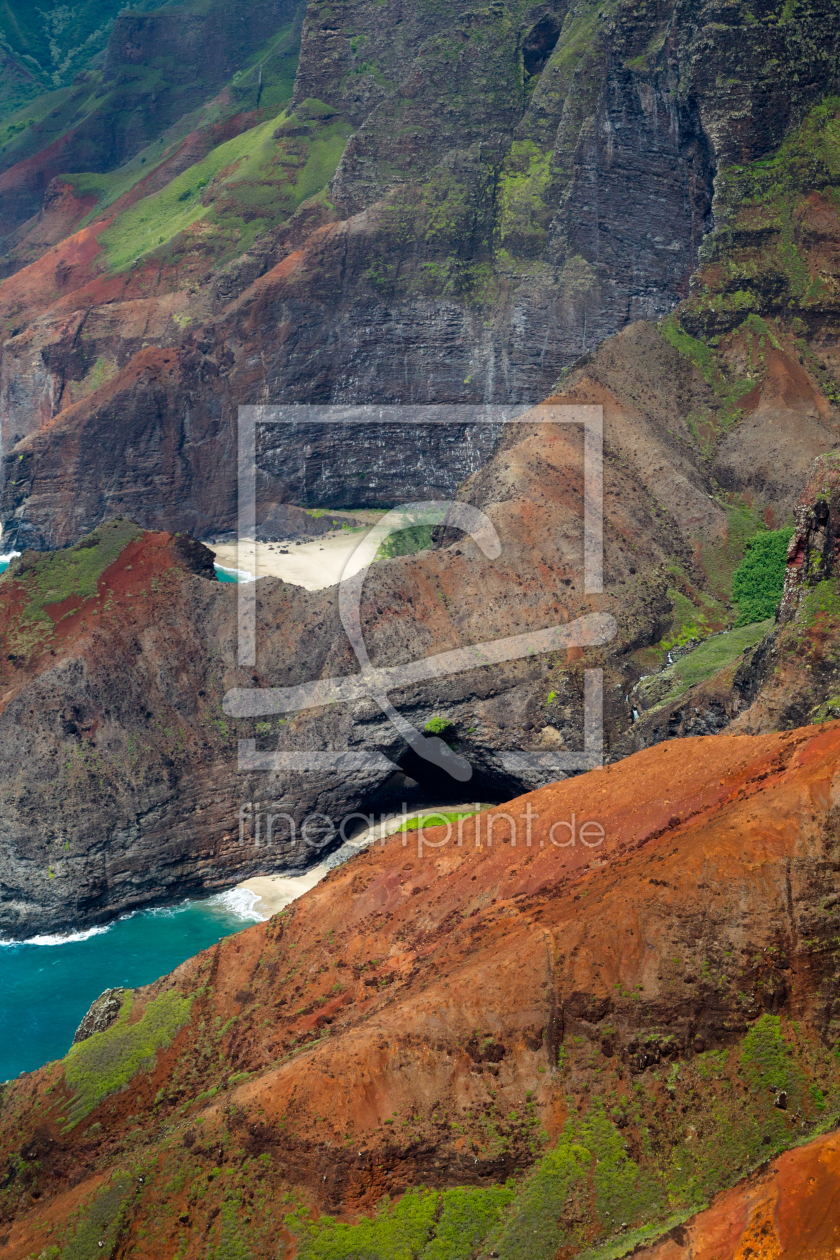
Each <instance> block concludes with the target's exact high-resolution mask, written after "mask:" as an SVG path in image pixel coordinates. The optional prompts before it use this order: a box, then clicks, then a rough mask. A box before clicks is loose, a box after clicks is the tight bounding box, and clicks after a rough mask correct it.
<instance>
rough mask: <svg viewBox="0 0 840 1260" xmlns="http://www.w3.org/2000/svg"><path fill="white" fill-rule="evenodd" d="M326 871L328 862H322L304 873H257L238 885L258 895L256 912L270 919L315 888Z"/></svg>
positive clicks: (254, 909)
mask: <svg viewBox="0 0 840 1260" xmlns="http://www.w3.org/2000/svg"><path fill="white" fill-rule="evenodd" d="M326 873H327V867H326V863H325V862H321V863H319V865H318V866H313V867H312V869H311V870H309V871H307V872H306V873H305V874H304V875H255V876H254V878H253V879H246V880H245V881H244V882H243V883H241V884H237V885H236V886H237V888H244V889H245V891H246V892H250V893H253V894H254V895H255V896H256V897H257V900H256V901H255V902H254V904H253V907H252V909H253V912H254V914H258V915H259V916H260V918H263V919H270V918H271V916H272V915H273V914H279V912H280V911H281V910H285V909H286V906H288V905H291V903H292V902H293V901H296V900H297V898H298V897H302V896H303V894H304V893H305V892H309V890H310V888H314V887H315V885H316V884H317V883H318V881H319V880H321V879H323V878H324V876H325V875H326Z"/></svg>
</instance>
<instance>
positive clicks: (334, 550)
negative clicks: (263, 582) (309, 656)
mask: <svg viewBox="0 0 840 1260" xmlns="http://www.w3.org/2000/svg"><path fill="white" fill-rule="evenodd" d="M334 515H338V513H334ZM383 515H384V513H382V512H372V511H371V512H368V511H361V512H354V513H353V516H354V518H355V519H356V520H360V519H361V520H364V521H365V522H366V524H365V525H363V526H357V527H355V528H353V529H338V530H334V531H333V532H332V533H329V534H324V535H323V536H322V537H321V538H316V539H315V540H314V541H313V542H305V543H295V542H277V543H262V542H255V541H254V540H253V538H240V539H239V541H238V542H227V543H208V544H207V546H208V547H209V548H210V550H211V551H212V552H213V553H214V555H215V557H216V563H217V564H218V565H220V566H221V567H222V568H223V569H228V570H230V571H231V572H235V573H238V574H241V575H245V580H248V578H250V579H254V578H261V577H276V578H282V579H283V581H284V582H293V583H294V585H295V586H303V587H305V588H306V590H308V591H319V590H321V589H322V588H323V587H325V586H335V584H336V583H337V582H339V581H340V580H341V577H342V575H343V574H344V570H345V565H347V562H348V560H350V561H351V563H350V566H349V568H348V569H347V576H348V577H351V576H352V575H353V574H354V573H357V572H358V571H359V569H360V568H361V567H362V564H363V559H362V557H361V556H359V557H358V560H357V562H356V563H355V564H354V563H353V562H352V560H351V557H352V556H353V553H354V551H355V550H356V548H357V547H358V546H359V543H361V542H362V541H363V539H365V538H366V537H367V535H368V534H369V533H370V530H371V529H372V528H373V526H374V525H375V524H376V522H377V521H378V520H379V519H380V517H382V516H383ZM407 523H410V522H407ZM240 580H242V579H241V578H240Z"/></svg>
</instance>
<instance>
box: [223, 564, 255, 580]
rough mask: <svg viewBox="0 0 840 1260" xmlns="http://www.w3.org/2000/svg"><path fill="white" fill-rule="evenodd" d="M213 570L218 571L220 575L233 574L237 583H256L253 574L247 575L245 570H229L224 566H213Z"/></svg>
mask: <svg viewBox="0 0 840 1260" xmlns="http://www.w3.org/2000/svg"><path fill="white" fill-rule="evenodd" d="M213 568H214V569H218V570H219V572H220V573H234V574H236V580H237V581H238V582H256V580H257V579H256V577H255V576H254V574H253V573H249V572H248V570H247V569H229V568H228V566H227V565H226V564H215V565H214V566H213Z"/></svg>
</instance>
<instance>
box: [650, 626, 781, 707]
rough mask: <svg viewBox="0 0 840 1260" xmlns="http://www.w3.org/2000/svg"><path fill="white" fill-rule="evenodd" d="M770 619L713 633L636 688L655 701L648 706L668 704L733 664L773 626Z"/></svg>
mask: <svg viewBox="0 0 840 1260" xmlns="http://www.w3.org/2000/svg"><path fill="white" fill-rule="evenodd" d="M773 624H774V623H773V620H772V618H771V619H770V620H767V621H757V622H752V623H751V624H750V625H748V626H741V627H739V628H738V629H736V630H725V631H724V632H723V634H715V635H712V637H711V638H709V639H707V640H706V641H705V643H701V644H700V646H699V647H697V648H695V649H694V651H693V652H688V653H687V654H686V655H685V656H682V657H680V659H679V660H678V661H675V662H674V664H673V665H669V666H668V668H667V669H663V670H662V672H661V673H659V674H653V675H651V676H650V677H649V678H645V679H642V680H641V681H640V682H639V685H638V690H639V692H640V693H641V694H642V696H646V697H647V698H648V699H649V700H652V701H654V703H653V704H652V706H651V708H652V709H657V708H660V707H661V706H662V705H663V704H670V703H671V701H672V700H678V699H679V698H680V696H682V695H684V693H685V692H686V691H688V689H689V687H693V686H694V685H695V684H696V683H701V682H705V681H706V679H708V678H711V677H712V676H713V675H714V674H716V673H718V671H719V670H722V669H726V667H727V666H729V665H732V664H734V662H735V661H737V660H738V659H739V657H740V656H742V655H743V653H744V652H746V651H747V650H748V649H749V648H751V647H754V646H755V644H756V643H758V642H759V640H760V639H763V638H764V636H765V634H767V633H768V632H769V631H770V630H772V628H773Z"/></svg>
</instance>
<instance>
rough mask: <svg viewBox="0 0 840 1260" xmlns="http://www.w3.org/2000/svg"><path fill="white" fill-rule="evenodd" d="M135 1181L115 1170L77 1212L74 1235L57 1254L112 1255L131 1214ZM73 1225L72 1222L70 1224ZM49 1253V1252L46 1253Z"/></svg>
mask: <svg viewBox="0 0 840 1260" xmlns="http://www.w3.org/2000/svg"><path fill="white" fill-rule="evenodd" d="M135 1186H136V1183H135V1182H134V1181H133V1179H132V1177H131V1175H130V1174H129V1173H127V1172H117V1173H114V1175H113V1177H111V1180H110V1181H108V1182H107V1183H106V1184H105V1185H104V1186H101V1187H100V1189H99V1190H98V1191H97V1192H96V1194H95V1195H94V1197H93V1199H92V1200H91V1201H90V1202H89V1203H87V1204H85V1206H84V1207H83V1208H82V1210H81V1212H80V1213H79V1214H78V1217H77V1218H76V1221H75V1222H74V1223H75V1229H74V1230H73V1234H72V1236H71V1237H70V1238H69V1239H68V1240H67V1242H65V1244H64V1246H63V1247H62V1248H61V1250H60V1251H59V1249H58V1248H57V1247H56V1248H55V1251H54V1253H53V1254H54V1255H55V1257H56V1258H58V1257H59V1256H60V1260H93V1258H94V1256H99V1257H101V1256H106V1257H108V1256H112V1255H113V1254H114V1250H115V1248H116V1244H117V1239H118V1237H119V1234H120V1231H121V1229H122V1227H123V1225H124V1224H125V1222H126V1220H127V1217H128V1209H129V1206H130V1203H131V1200H132V1199H133V1198H134V1195H135ZM71 1228H72V1226H71ZM44 1254H48V1253H44Z"/></svg>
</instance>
